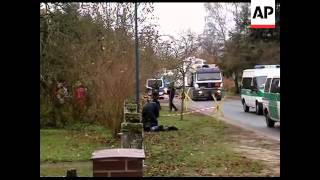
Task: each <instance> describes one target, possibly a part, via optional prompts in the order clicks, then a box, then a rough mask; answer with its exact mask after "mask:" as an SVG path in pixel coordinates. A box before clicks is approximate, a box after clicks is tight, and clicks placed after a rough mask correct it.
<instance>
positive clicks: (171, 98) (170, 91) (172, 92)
mask: <svg viewBox="0 0 320 180" xmlns="http://www.w3.org/2000/svg"><path fill="white" fill-rule="evenodd" d="M175 93H176V89H175V88H174V84H173V83H171V84H170V88H169V109H170V111H172V108H173V109H174V110H175V111H178V109H177V107H176V106H175V105H174V104H173V98H174V96H175Z"/></svg>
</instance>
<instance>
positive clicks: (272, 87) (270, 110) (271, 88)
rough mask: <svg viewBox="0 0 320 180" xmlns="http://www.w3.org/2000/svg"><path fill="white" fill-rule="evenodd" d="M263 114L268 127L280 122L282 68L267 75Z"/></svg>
mask: <svg viewBox="0 0 320 180" xmlns="http://www.w3.org/2000/svg"><path fill="white" fill-rule="evenodd" d="M263 114H264V115H265V117H266V123H267V126H268V127H274V123H275V122H280V69H279V70H277V71H274V72H273V73H271V74H270V75H268V77H267V81H266V85H265V87H264V97H263Z"/></svg>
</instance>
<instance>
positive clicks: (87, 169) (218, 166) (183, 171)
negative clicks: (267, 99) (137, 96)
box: [40, 107, 263, 176]
mask: <svg viewBox="0 0 320 180" xmlns="http://www.w3.org/2000/svg"><path fill="white" fill-rule="evenodd" d="M174 113H175V112H172V113H171V114H174ZM161 114H162V115H164V114H170V113H169V112H168V108H167V107H163V108H162V111H161ZM159 123H160V124H161V125H165V126H170V125H175V126H176V127H178V129H179V130H178V131H169V132H157V133H145V139H144V143H145V150H146V160H145V164H146V165H147V166H146V167H145V168H144V171H145V173H144V176H255V175H259V173H260V171H261V170H262V169H263V165H262V164H261V163H260V162H258V161H254V160H250V159H247V158H245V157H243V156H241V155H240V154H237V153H235V152H234V151H233V150H232V148H231V146H230V145H229V144H228V143H227V142H228V141H227V140H228V135H227V134H224V132H225V131H224V130H225V128H227V127H226V126H225V125H224V124H223V123H222V122H220V121H217V120H215V119H214V118H212V117H207V116H203V115H199V114H193V115H185V116H184V120H183V121H181V120H180V116H173V117H160V118H159ZM40 134H41V146H40V150H41V154H40V158H41V162H40V163H41V164H40V175H41V176H64V175H65V172H66V170H67V169H69V168H76V169H77V172H78V175H79V176H92V165H91V161H90V160H89V159H90V157H91V153H92V152H93V151H94V150H96V149H100V148H118V147H120V144H119V141H115V140H112V137H111V133H110V132H109V131H108V130H106V129H104V128H101V127H99V126H95V127H88V128H87V129H86V130H83V131H74V130H40ZM66 161H72V162H66ZM53 162H55V163H53Z"/></svg>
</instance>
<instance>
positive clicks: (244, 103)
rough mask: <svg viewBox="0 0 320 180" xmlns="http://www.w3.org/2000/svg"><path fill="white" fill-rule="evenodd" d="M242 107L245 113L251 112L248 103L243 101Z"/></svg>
mask: <svg viewBox="0 0 320 180" xmlns="http://www.w3.org/2000/svg"><path fill="white" fill-rule="evenodd" d="M242 107H243V110H244V112H249V106H247V104H246V102H245V101H244V100H242Z"/></svg>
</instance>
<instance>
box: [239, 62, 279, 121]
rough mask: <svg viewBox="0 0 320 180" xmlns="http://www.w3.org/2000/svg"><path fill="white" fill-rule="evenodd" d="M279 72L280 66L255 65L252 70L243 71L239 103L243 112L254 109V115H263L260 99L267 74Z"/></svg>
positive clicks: (262, 95)
mask: <svg viewBox="0 0 320 180" xmlns="http://www.w3.org/2000/svg"><path fill="white" fill-rule="evenodd" d="M275 69H279V70H280V65H256V66H255V67H254V69H245V70H243V74H242V80H241V85H240V89H241V103H242V106H243V110H244V112H249V109H250V108H255V111H256V114H258V115H262V114H263V104H262V97H264V85H265V82H266V79H267V76H268V74H270V73H272V72H274V70H275Z"/></svg>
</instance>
